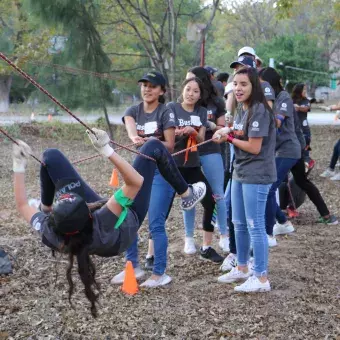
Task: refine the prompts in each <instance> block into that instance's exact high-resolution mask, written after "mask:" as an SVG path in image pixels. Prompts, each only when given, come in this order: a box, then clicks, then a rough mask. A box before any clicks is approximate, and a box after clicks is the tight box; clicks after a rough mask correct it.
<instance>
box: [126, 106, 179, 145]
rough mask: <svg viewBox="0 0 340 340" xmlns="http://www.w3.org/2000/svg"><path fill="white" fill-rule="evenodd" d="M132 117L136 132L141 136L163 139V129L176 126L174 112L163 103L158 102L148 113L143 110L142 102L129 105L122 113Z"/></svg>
mask: <svg viewBox="0 0 340 340" xmlns="http://www.w3.org/2000/svg"><path fill="white" fill-rule="evenodd" d="M127 116H129V117H132V118H133V119H134V120H135V122H136V128H137V134H138V136H141V137H151V136H153V137H158V138H160V140H164V131H165V130H166V129H169V128H174V127H175V126H176V119H175V114H174V113H173V112H172V111H171V110H170V109H169V108H167V107H166V106H165V105H164V104H159V105H158V106H157V108H156V109H155V110H154V111H153V112H150V113H145V112H144V106H143V103H140V104H138V105H134V106H130V107H129V108H128V109H127V110H126V111H125V114H124V117H123V118H122V119H123V123H125V120H124V118H125V117H127Z"/></svg>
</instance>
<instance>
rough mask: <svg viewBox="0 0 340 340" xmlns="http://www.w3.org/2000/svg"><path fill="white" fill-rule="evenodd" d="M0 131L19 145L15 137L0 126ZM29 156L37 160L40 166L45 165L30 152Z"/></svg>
mask: <svg viewBox="0 0 340 340" xmlns="http://www.w3.org/2000/svg"><path fill="white" fill-rule="evenodd" d="M0 132H1V133H2V134H4V135H5V136H6V137H7V138H8V139H9V140H10V141H11V142H13V143H14V144H16V145H19V143H18V142H17V141H16V140H15V139H13V138H12V137H11V136H10V135H9V134H8V133H7V132H6V131H4V130H3V129H2V128H1V127H0ZM30 156H31V157H32V158H34V159H35V160H36V161H37V162H39V163H40V164H41V165H42V166H46V164H45V163H43V162H42V161H41V160H40V159H39V158H37V157H35V156H34V155H32V154H30Z"/></svg>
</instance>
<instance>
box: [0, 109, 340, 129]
mask: <svg viewBox="0 0 340 340" xmlns="http://www.w3.org/2000/svg"><path fill="white" fill-rule="evenodd" d="M334 117H335V113H334V112H333V113H328V112H322V111H316V112H312V113H309V114H308V122H309V125H340V120H337V121H336V122H335V121H334ZM78 118H80V119H81V120H82V121H84V122H85V123H94V122H95V121H96V120H97V119H98V118H103V116H98V115H86V116H79V117H78ZM35 119H36V121H37V122H47V121H48V118H47V116H36V117H35ZM30 121H31V119H30V117H28V116H27V117H26V116H4V115H0V125H2V126H4V125H12V124H15V123H29V122H30ZM53 121H60V122H63V123H77V121H76V120H75V119H74V118H72V117H71V116H69V115H67V114H66V113H65V114H62V115H60V116H53V118H52V122H53ZM110 122H111V123H112V124H122V120H121V117H120V116H118V115H111V116H110Z"/></svg>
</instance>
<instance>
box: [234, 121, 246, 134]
mask: <svg viewBox="0 0 340 340" xmlns="http://www.w3.org/2000/svg"><path fill="white" fill-rule="evenodd" d="M233 130H234V135H235V136H243V135H244V131H243V123H235V122H234V125H233Z"/></svg>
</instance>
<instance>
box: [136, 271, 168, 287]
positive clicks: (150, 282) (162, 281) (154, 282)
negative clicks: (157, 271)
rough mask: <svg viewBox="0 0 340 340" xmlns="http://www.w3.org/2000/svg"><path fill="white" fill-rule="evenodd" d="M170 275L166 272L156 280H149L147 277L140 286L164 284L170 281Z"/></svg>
mask: <svg viewBox="0 0 340 340" xmlns="http://www.w3.org/2000/svg"><path fill="white" fill-rule="evenodd" d="M171 280H172V279H171V277H170V276H169V275H167V274H165V273H164V274H163V275H162V276H161V277H160V278H159V279H157V280H151V279H147V280H146V281H145V282H143V283H142V284H141V285H140V287H146V288H156V287H160V286H165V285H167V284H168V283H170V282H171Z"/></svg>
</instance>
